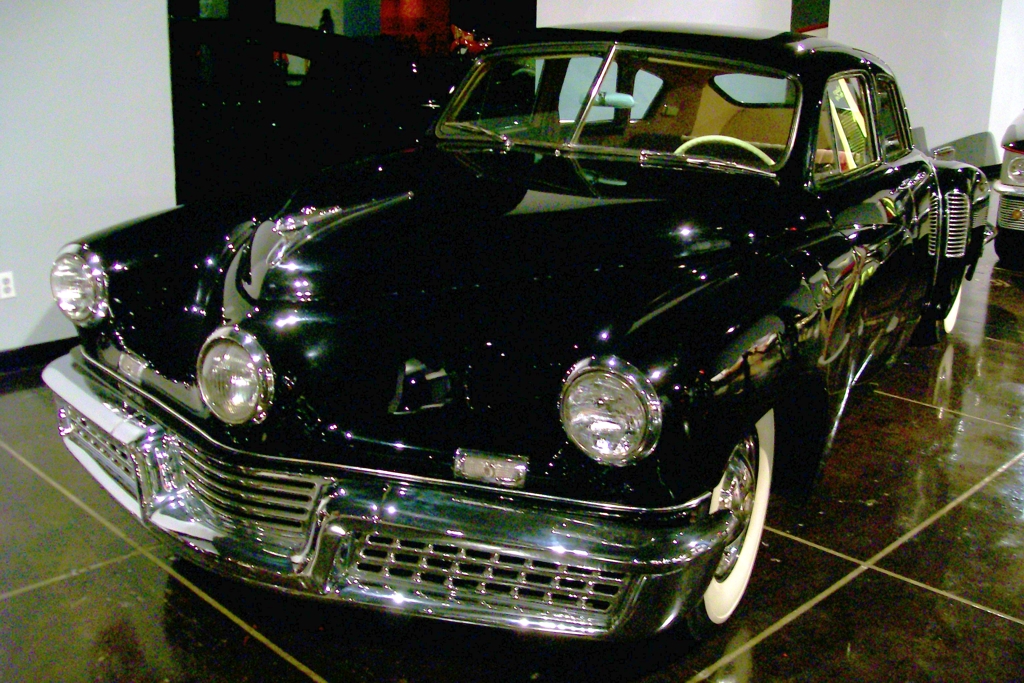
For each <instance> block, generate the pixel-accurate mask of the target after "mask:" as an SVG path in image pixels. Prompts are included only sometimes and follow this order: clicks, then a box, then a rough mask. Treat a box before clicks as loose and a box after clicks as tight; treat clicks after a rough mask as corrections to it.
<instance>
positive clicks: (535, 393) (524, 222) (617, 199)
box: [112, 149, 804, 499]
mask: <svg viewBox="0 0 1024 683" xmlns="http://www.w3.org/2000/svg"><path fill="white" fill-rule="evenodd" d="M801 201H804V200H803V199H801V198H799V197H793V196H788V195H786V194H785V193H783V192H782V191H780V190H779V188H778V187H777V186H776V185H775V183H774V182H773V181H772V179H770V178H763V177H755V176H740V175H726V174H722V173H709V172H700V171H682V170H678V169H671V170H667V169H662V168H652V169H647V168H641V167H638V166H637V165H636V163H635V160H634V162H633V163H632V164H624V163H622V162H612V161H601V160H598V161H596V162H581V161H579V160H570V159H559V158H557V157H553V156H537V155H534V154H532V153H530V154H523V153H508V154H499V153H495V152H493V151H489V150H472V149H470V150H459V151H455V152H451V151H441V150H427V151H424V152H421V153H416V154H399V155H394V156H391V157H388V158H384V159H375V160H372V161H368V162H364V163H362V164H361V165H356V166H347V167H345V168H342V169H339V170H337V171H334V172H331V173H328V174H325V175H324V176H323V177H322V178H321V179H320V181H319V182H318V183H317V184H316V185H311V186H307V187H304V188H302V189H301V190H299V191H298V192H296V193H294V194H293V195H292V196H291V197H290V198H289V200H288V201H287V202H285V203H284V204H282V205H280V207H279V208H278V210H277V211H276V212H274V213H273V214H269V215H267V218H266V219H265V220H260V219H259V218H258V217H254V218H253V219H250V220H249V221H240V222H238V223H235V225H234V227H233V229H232V230H231V231H230V232H229V233H227V234H225V233H224V232H223V231H222V232H221V234H219V235H216V236H215V238H213V237H211V238H210V239H207V240H196V241H195V243H193V244H190V245H183V250H184V251H186V252H188V255H187V259H184V264H183V265H188V266H190V267H189V268H188V269H187V270H188V271H190V274H189V275H188V276H185V279H186V281H187V282H188V284H182V285H181V287H180V289H181V293H180V295H179V296H180V300H178V301H176V302H174V304H173V305H172V306H168V305H167V304H166V303H165V304H164V306H167V308H168V309H169V310H170V311H173V312H168V310H165V311H164V319H163V320H162V321H161V323H160V325H159V329H160V330H161V332H160V333H159V334H154V332H153V330H152V329H143V328H140V327H139V326H137V325H136V326H133V327H132V328H131V329H128V328H127V327H125V326H122V329H121V330H120V333H121V335H122V339H123V340H124V341H125V342H126V343H127V344H128V345H129V346H130V347H131V348H132V350H133V351H135V352H137V353H140V355H143V356H144V358H146V359H147V360H148V361H151V362H152V364H153V365H154V367H156V368H158V369H164V368H166V369H167V374H168V375H169V376H171V377H174V374H173V373H174V372H179V373H183V374H182V375H181V379H182V380H183V381H185V382H190V381H193V377H194V374H189V373H194V367H195V366H194V363H195V360H194V359H195V358H196V355H197V353H198V349H199V347H200V346H201V344H202V341H203V339H204V338H205V336H206V335H208V334H209V333H210V332H211V331H212V330H213V329H215V328H216V327H217V326H219V325H221V324H223V323H225V322H227V323H231V324H238V325H239V326H241V327H242V328H244V329H246V330H247V331H249V332H252V333H253V334H254V335H255V336H256V338H257V339H258V340H259V341H260V343H261V344H262V345H263V346H264V347H265V349H266V351H267V354H268V356H269V358H270V359H271V361H272V363H273V366H274V371H275V374H276V375H277V376H278V379H279V381H278V396H277V398H276V406H275V409H274V410H272V411H271V413H270V416H269V417H268V419H267V421H266V422H265V423H264V424H262V425H259V426H258V427H253V428H242V429H238V428H235V429H234V431H231V430H230V429H229V430H228V432H229V433H228V434H227V435H226V436H227V437H230V438H229V440H233V441H234V442H235V443H237V444H239V445H241V446H244V447H246V448H250V449H252V450H259V451H264V452H265V451H272V452H273V451H276V452H284V453H291V454H293V455H295V456H296V457H302V458H308V457H310V452H311V450H310V449H313V450H316V451H317V455H316V456H315V459H318V460H330V461H334V462H338V463H342V464H356V465H360V466H365V467H373V468H385V469H392V470H397V471H402V472H409V473H415V474H424V475H431V476H441V475H445V476H451V456H452V453H454V451H455V449H458V448H462V449H467V448H468V449H474V450H485V451H492V452H499V453H514V454H523V455H527V456H529V457H531V458H533V459H537V460H539V461H540V462H542V463H543V464H540V463H538V465H537V466H536V467H535V468H534V469H539V470H540V471H538V472H537V474H538V475H541V472H543V475H542V476H543V477H549V478H552V481H554V480H559V481H562V482H563V484H564V482H565V481H569V480H573V481H577V482H579V480H580V476H579V475H572V476H570V475H569V474H567V472H568V470H573V469H580V468H583V469H586V468H587V467H590V468H593V467H595V466H594V464H593V463H591V462H589V461H588V460H587V459H586V458H585V457H584V456H582V454H580V453H579V452H576V451H575V450H574V449H572V448H570V447H568V446H567V444H566V440H565V436H564V433H563V432H562V430H561V425H560V422H559V418H558V412H557V403H558V399H559V395H560V388H561V382H562V380H563V378H564V377H565V375H566V373H567V371H568V370H569V369H570V368H571V366H572V365H573V364H574V363H576V362H578V361H579V360H581V359H583V358H585V357H589V356H596V355H616V356H619V357H621V358H623V359H625V360H627V361H628V362H630V363H633V364H635V365H636V366H637V367H638V368H639V369H641V371H643V372H645V373H650V372H652V371H655V370H656V369H657V368H673V370H672V372H671V373H669V374H671V375H672V377H673V378H678V377H684V376H685V377H686V379H687V380H689V379H691V378H692V376H693V373H695V372H696V371H697V370H698V369H699V368H703V367H705V366H707V367H708V369H711V365H713V363H714V359H715V356H716V354H717V352H718V351H719V350H721V348H722V345H723V344H724V343H726V337H728V336H729V333H731V332H733V331H735V330H736V329H740V328H742V327H743V326H744V325H745V324H749V323H751V322H752V321H754V320H756V319H757V318H758V317H759V316H761V315H763V311H760V310H759V308H760V307H763V306H767V305H769V304H768V301H769V299H770V297H768V296H767V293H769V292H771V290H772V288H773V286H774V283H776V282H777V277H776V276H777V273H776V272H775V271H774V270H773V269H772V268H771V267H768V266H767V265H766V264H768V263H769V261H770V258H769V254H770V252H771V250H772V244H773V243H774V242H775V241H777V240H779V239H781V238H783V237H784V236H785V234H786V231H787V229H788V228H791V227H792V225H793V221H798V220H799V216H800V214H801ZM229 223H230V222H229ZM153 260H155V261H159V259H156V258H154V259H153ZM181 270H186V269H184V268H183V269H181ZM179 278H182V274H181V273H180V272H179ZM218 286H219V287H220V291H219V292H218V291H214V290H216V289H217V288H218ZM140 289H141V290H145V289H147V287H141V288H140V287H139V286H138V285H136V287H135V289H134V290H132V291H138V290H140ZM112 290H113V286H112ZM744 292H746V293H747V294H746V295H744ZM750 292H761V293H762V296H761V297H760V298H762V299H764V301H763V304H761V305H751V303H752V302H753V303H755V304H756V303H757V301H758V300H759V297H758V296H757V295H755V296H751V295H750V294H749V293H750ZM124 296H126V297H127V296H128V294H127V293H125V294H124ZM190 307H191V308H192V309H194V310H191V311H190V310H189V309H190ZM136 317H137V316H136ZM185 320H187V321H189V324H183V322H182V321H185ZM176 323H177V324H179V325H180V329H179V331H178V332H177V333H172V332H171V329H172V328H173V326H174V325H175V324H176ZM153 325H154V327H153V329H158V327H157V324H156V323H155V322H153ZM169 334H173V335H174V337H175V339H176V340H178V343H176V344H173V345H169V344H167V343H166V339H167V338H168V335H169ZM209 427H210V430H211V431H215V430H217V429H219V428H220V426H218V425H213V424H211V425H209ZM297 434H302V435H304V436H306V437H312V440H313V441H314V442H315V443H316V444H317V445H316V446H310V445H309V443H310V442H309V441H301V442H300V441H296V435H297ZM298 443H301V444H302V446H301V448H300V449H299V450H298V451H297V450H296V449H297V444H298ZM531 467H534V466H532V465H531ZM631 469H632V468H631ZM598 470H599V473H598V474H593V470H592V469H591V470H589V471H591V473H592V474H593V476H592V477H590V480H591V481H592V482H595V483H594V485H595V486H610V487H611V488H612V489H615V490H616V491H620V492H621V488H622V485H623V483H622V481H618V480H617V479H616V478H619V479H621V477H622V474H621V473H614V474H609V470H608V468H598ZM531 471H534V470H531ZM649 475H650V477H652V478H654V479H657V478H658V474H657V473H656V472H650V473H649ZM630 476H632V475H630ZM538 478H540V476H538ZM612 480H616V481H614V482H613V481H612ZM598 482H600V483H598ZM552 486H553V488H552V489H551V490H552V491H558V490H560V489H559V486H561V484H560V485H554V484H553V485H552ZM627 488H628V487H627ZM594 495H597V496H599V497H605V498H616V499H619V498H620V497H621V496H620V495H619V493H607V495H604V494H598V493H595V494H594Z"/></svg>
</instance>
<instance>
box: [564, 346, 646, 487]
mask: <svg viewBox="0 0 1024 683" xmlns="http://www.w3.org/2000/svg"><path fill="white" fill-rule="evenodd" d="M559 410H560V412H561V416H562V428H563V429H564V430H565V433H566V435H568V437H569V439H570V440H572V442H573V443H574V444H576V445H577V446H578V447H579V448H580V450H582V451H583V452H584V453H586V454H587V455H589V456H590V457H591V458H593V459H594V460H596V461H597V462H599V463H602V464H604V465H614V466H616V467H621V466H623V465H629V464H631V463H634V462H636V461H637V460H641V459H643V458H645V457H647V456H648V455H649V454H650V453H651V451H652V450H654V446H655V445H656V444H657V442H658V436H659V435H660V434H661V400H660V399H659V398H658V395H657V393H656V392H655V391H654V387H653V386H652V385H651V383H650V382H649V381H648V380H647V378H646V377H644V376H643V374H642V373H640V372H639V371H638V370H637V369H636V368H634V367H632V366H630V365H629V364H627V363H625V362H623V361H621V360H619V359H617V358H604V359H591V358H588V359H585V360H582V361H580V362H579V363H577V364H576V365H575V366H574V367H573V369H572V370H571V371H570V373H569V376H568V378H566V380H565V385H564V387H563V388H562V399H561V405H560V407H559Z"/></svg>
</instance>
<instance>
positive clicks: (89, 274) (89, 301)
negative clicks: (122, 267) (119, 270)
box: [50, 245, 110, 327]
mask: <svg viewBox="0 0 1024 683" xmlns="http://www.w3.org/2000/svg"><path fill="white" fill-rule="evenodd" d="M76 285H77V286H76ZM50 293H51V294H52V295H53V299H54V301H55V302H56V303H57V308H59V309H60V312H61V313H63V314H64V315H65V317H67V319H68V320H70V321H71V322H73V323H74V324H75V325H78V326H79V327H92V326H93V325H96V324H97V323H99V322H100V321H101V320H103V319H104V318H106V317H107V316H108V315H109V314H110V299H109V297H108V294H107V274H106V271H104V269H103V263H102V262H101V261H100V258H99V256H97V255H96V254H93V253H90V252H88V251H86V250H83V249H81V248H80V247H78V246H77V245H72V246H71V247H68V248H66V249H65V250H64V252H63V253H61V254H60V255H59V256H57V258H56V259H54V261H53V266H52V267H51V268H50Z"/></svg>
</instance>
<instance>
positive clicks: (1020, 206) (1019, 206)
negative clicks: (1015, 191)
mask: <svg viewBox="0 0 1024 683" xmlns="http://www.w3.org/2000/svg"><path fill="white" fill-rule="evenodd" d="M999 227H1000V228H1008V229H1010V230H1024V199H1019V198H1017V197H1011V196H1009V195H1005V194H1004V195H1003V196H1002V197H1000V198H999Z"/></svg>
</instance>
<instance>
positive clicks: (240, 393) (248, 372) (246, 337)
mask: <svg viewBox="0 0 1024 683" xmlns="http://www.w3.org/2000/svg"><path fill="white" fill-rule="evenodd" d="M196 374H197V377H198V382H199V392H200V394H202V396H203V402H204V403H206V405H207V407H209V409H210V410H211V411H213V414H214V415H216V416H217V417H218V418H220V419H221V420H222V421H224V422H226V423H228V424H233V425H237V424H244V423H246V422H250V421H251V422H262V421H263V419H264V418H266V416H267V409H268V408H269V407H270V403H271V401H272V400H273V399H274V372H273V370H272V369H271V367H270V360H269V359H268V358H267V354H266V353H264V351H263V349H262V348H261V347H260V345H259V344H258V343H257V342H256V339H255V338H254V337H253V336H252V335H251V334H247V333H245V332H242V331H241V330H239V329H238V328H236V327H222V328H220V329H219V330H217V331H216V332H214V333H213V334H212V335H210V338H209V339H207V340H206V343H205V344H204V345H203V350H202V351H200V352H199V360H198V361H197V363H196Z"/></svg>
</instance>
